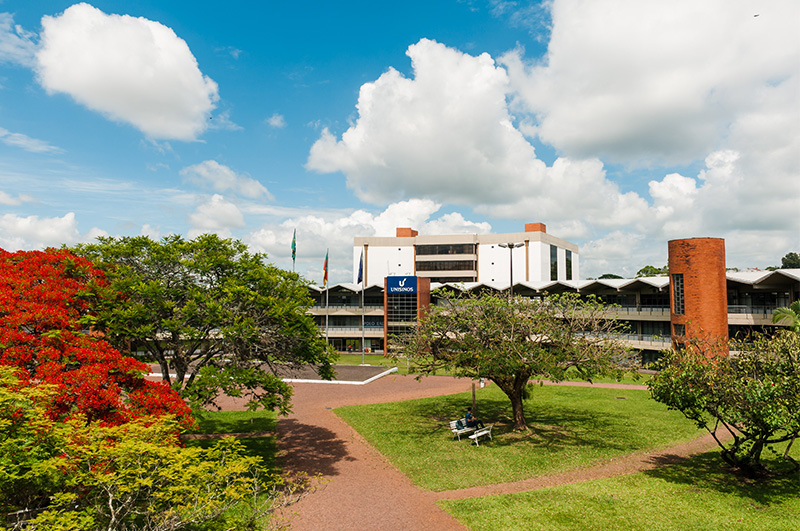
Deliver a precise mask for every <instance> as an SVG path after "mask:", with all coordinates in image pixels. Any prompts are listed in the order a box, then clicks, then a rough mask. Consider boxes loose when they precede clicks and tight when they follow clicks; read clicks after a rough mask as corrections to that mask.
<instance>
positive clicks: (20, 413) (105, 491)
mask: <svg viewBox="0 0 800 531" xmlns="http://www.w3.org/2000/svg"><path fill="white" fill-rule="evenodd" d="M19 372H20V371H19V369H15V368H13V367H7V366H2V365H0V513H2V514H4V515H5V514H10V515H12V516H11V519H10V520H9V523H10V524H11V525H12V526H14V529H23V528H24V529H29V530H42V531H43V530H48V531H58V530H63V531H67V530H70V531H77V530H86V531H91V530H96V529H106V530H112V531H116V530H119V531H123V530H134V529H137V530H139V529H147V530H153V531H155V530H164V531H166V530H176V529H201V528H202V529H257V528H258V527H257V526H258V522H259V521H261V520H262V517H264V516H265V515H267V514H269V513H270V512H272V511H273V510H274V509H275V508H277V507H280V506H284V505H288V504H290V503H293V502H294V501H296V500H297V499H299V498H300V497H302V496H303V495H304V494H305V493H307V492H309V490H307V487H308V485H309V481H307V480H306V479H305V478H303V477H298V478H296V479H294V480H284V479H282V478H280V477H278V476H276V475H274V474H271V473H269V472H268V471H267V470H266V469H264V468H263V466H262V464H261V461H260V458H257V457H251V456H247V455H246V454H245V452H244V449H243V446H242V445H241V443H239V442H238V441H237V440H235V439H233V438H225V439H222V440H220V441H218V442H216V443H215V444H213V445H212V446H211V447H209V448H205V449H203V448H186V447H184V446H183V445H182V444H181V443H180V440H179V438H178V435H177V433H178V423H177V421H176V420H175V417H171V416H162V417H139V418H136V419H134V420H131V421H130V422H127V423H123V424H117V425H110V424H108V423H106V422H98V421H89V420H87V418H86V417H82V416H80V415H77V416H73V417H71V418H69V419H65V420H63V421H59V420H55V419H53V418H52V417H51V416H50V415H48V414H47V410H48V408H49V402H51V401H52V400H54V399H55V398H56V397H57V394H58V388H57V386H55V385H50V384H44V383H37V384H31V383H30V382H29V381H27V380H26V379H25V378H22V377H20V375H18V373H19ZM234 506H235V507H236V508H237V510H236V511H233V512H230V511H228V510H229V509H230V508H232V507H234ZM14 520H16V521H14Z"/></svg>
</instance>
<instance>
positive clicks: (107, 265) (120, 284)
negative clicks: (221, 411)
mask: <svg viewBox="0 0 800 531" xmlns="http://www.w3.org/2000/svg"><path fill="white" fill-rule="evenodd" d="M76 252H78V253H79V254H82V255H85V256H86V257H88V258H90V259H92V260H94V261H95V262H96V263H98V264H100V266H101V267H103V268H104V269H106V270H107V277H108V279H109V280H110V283H111V289H112V290H114V291H115V292H118V293H122V294H123V295H122V296H121V297H119V298H117V299H116V300H110V301H108V302H107V303H105V304H104V305H102V306H101V307H100V308H98V312H97V313H98V321H97V324H96V326H97V327H98V328H100V329H102V330H104V332H105V333H106V334H107V336H108V337H109V338H110V340H111V341H112V342H113V343H114V344H115V345H116V346H117V347H118V348H131V347H134V348H142V349H144V350H146V351H147V352H148V353H149V355H150V356H151V358H152V359H153V360H155V361H157V362H158V363H159V364H160V366H161V372H162V374H163V375H164V376H163V378H164V379H165V380H166V381H167V382H168V383H170V384H171V385H172V386H173V388H175V389H176V390H178V391H179V392H180V393H181V395H182V396H184V397H185V398H187V399H188V400H190V401H191V402H193V403H194V404H195V405H198V404H204V405H207V404H210V403H213V400H214V399H215V397H216V396H217V392H215V391H219V390H224V391H225V392H226V393H228V394H231V393H234V394H238V395H240V396H246V397H247V398H248V399H249V405H250V406H251V407H265V408H278V409H279V410H280V411H281V412H284V413H285V412H287V411H288V409H289V398H290V396H291V388H290V386H288V385H286V384H284V383H283V382H282V381H280V380H279V379H277V378H274V377H271V376H269V375H266V374H264V371H263V369H264V368H269V367H271V366H272V365H273V364H276V363H289V364H306V363H311V364H315V365H317V366H318V367H319V371H320V374H321V375H322V376H323V377H325V378H330V377H332V374H333V371H332V367H331V362H332V360H333V359H334V354H332V353H331V351H330V350H329V349H328V347H327V345H326V343H325V341H324V339H323V338H322V337H321V335H320V333H319V330H318V329H317V327H316V325H315V324H314V321H313V318H312V316H311V315H310V314H309V313H308V311H307V310H308V308H309V307H310V306H311V304H312V301H311V299H310V297H309V295H308V290H307V286H306V284H305V283H304V282H303V281H302V280H301V279H300V277H299V276H298V275H295V274H294V273H290V272H287V271H284V270H281V269H279V268H277V267H275V266H272V265H269V264H267V263H266V262H265V260H266V257H265V256H264V255H261V254H251V253H249V252H248V250H247V246H246V245H245V244H243V243H242V242H240V241H237V240H228V239H221V238H219V237H218V236H215V235H208V234H207V235H202V236H198V237H197V238H195V239H193V240H184V239H183V238H181V237H180V236H169V237H166V238H164V239H162V240H160V241H153V240H151V239H149V238H147V237H145V236H139V237H133V238H117V239H114V238H100V240H99V243H96V244H91V245H82V246H79V247H78V248H77V250H76ZM170 374H174V375H175V376H174V377H172V376H170Z"/></svg>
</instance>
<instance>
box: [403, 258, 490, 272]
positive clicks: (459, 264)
mask: <svg viewBox="0 0 800 531" xmlns="http://www.w3.org/2000/svg"><path fill="white" fill-rule="evenodd" d="M475 268H476V264H475V260H448V261H447V262H417V271H475Z"/></svg>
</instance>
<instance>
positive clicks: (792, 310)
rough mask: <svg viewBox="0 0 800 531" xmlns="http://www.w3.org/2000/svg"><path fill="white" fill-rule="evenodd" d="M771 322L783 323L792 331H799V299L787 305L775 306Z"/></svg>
mask: <svg viewBox="0 0 800 531" xmlns="http://www.w3.org/2000/svg"><path fill="white" fill-rule="evenodd" d="M772 322H773V323H776V324H778V323H780V324H785V325H786V326H788V327H789V330H791V331H792V332H795V333H800V301H794V302H793V303H792V304H790V305H789V307H784V308H776V309H775V311H774V312H773V313H772Z"/></svg>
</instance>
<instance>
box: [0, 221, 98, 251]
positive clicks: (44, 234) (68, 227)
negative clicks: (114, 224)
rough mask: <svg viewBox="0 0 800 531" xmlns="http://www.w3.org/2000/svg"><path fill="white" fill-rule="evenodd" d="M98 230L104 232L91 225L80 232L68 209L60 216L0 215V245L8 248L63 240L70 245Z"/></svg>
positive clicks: (41, 245) (55, 244)
mask: <svg viewBox="0 0 800 531" xmlns="http://www.w3.org/2000/svg"><path fill="white" fill-rule="evenodd" d="M101 234H105V232H104V231H101V230H99V229H97V228H93V229H92V230H90V231H89V232H88V233H87V234H85V235H81V234H80V232H79V231H78V221H77V220H76V219H75V213H74V212H69V213H67V214H65V215H64V216H62V217H60V218H59V217H54V218H39V216H27V217H26V216H16V215H14V214H4V215H2V216H0V248H3V249H5V250H7V251H16V250H29V249H43V248H45V247H59V246H61V245H62V244H67V245H71V244H74V243H78V242H82V241H89V240H91V239H93V238H94V237H95V236H97V235H101Z"/></svg>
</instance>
